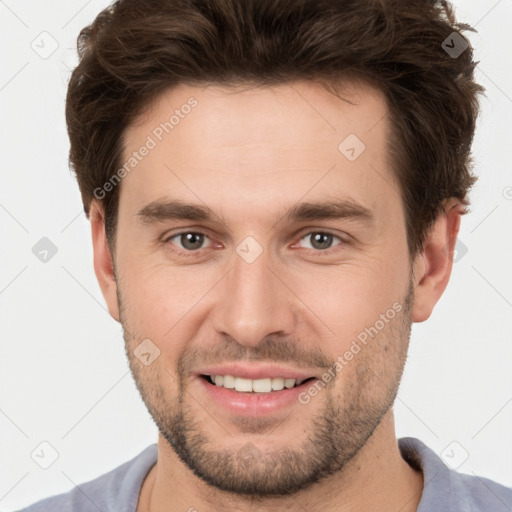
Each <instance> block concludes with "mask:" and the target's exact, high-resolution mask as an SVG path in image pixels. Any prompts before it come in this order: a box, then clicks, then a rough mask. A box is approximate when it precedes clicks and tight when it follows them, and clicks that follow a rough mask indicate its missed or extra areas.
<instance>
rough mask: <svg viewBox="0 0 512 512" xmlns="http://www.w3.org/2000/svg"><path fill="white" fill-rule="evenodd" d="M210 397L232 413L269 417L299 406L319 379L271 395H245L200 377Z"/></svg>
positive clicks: (270, 393) (273, 392)
mask: <svg viewBox="0 0 512 512" xmlns="http://www.w3.org/2000/svg"><path fill="white" fill-rule="evenodd" d="M198 379H199V381H200V384H201V386H202V388H203V389H204V391H205V392H206V393H207V395H208V397H209V398H210V399H211V400H212V401H213V402H215V403H216V404H219V405H220V406H221V407H223V408H224V409H225V410H227V411H228V412H230V413H233V414H237V415H244V416H258V417H260V416H269V415H272V414H274V413H278V412H281V411H283V410H285V409H286V408H288V407H290V406H291V405H293V404H299V405H300V402H299V395H300V394H301V393H302V392H304V391H305V390H306V389H307V388H309V387H310V386H311V385H314V383H315V382H316V380H317V379H312V380H308V381H307V382H304V383H302V384H301V385H300V386H296V387H294V388H290V389H286V388H285V389H283V390H281V391H271V392H269V393H243V392H239V391H235V390H233V389H226V388H223V387H220V386H216V385H215V384H211V383H210V382H208V381H207V380H206V379H205V378H203V377H198Z"/></svg>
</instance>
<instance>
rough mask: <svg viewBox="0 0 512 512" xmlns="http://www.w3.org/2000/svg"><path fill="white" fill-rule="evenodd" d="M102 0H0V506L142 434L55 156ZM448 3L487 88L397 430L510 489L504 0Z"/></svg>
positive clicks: (111, 454) (511, 321)
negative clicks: (460, 213) (443, 281)
mask: <svg viewBox="0 0 512 512" xmlns="http://www.w3.org/2000/svg"><path fill="white" fill-rule="evenodd" d="M106 5H107V2H106V1H105V0H92V1H91V0H90V1H89V2H82V1H80V2H78V1H64V0H61V1H52V2H36V1H34V0H32V1H26V2H23V3H16V2H14V0H6V1H1V2H0V34H1V35H0V38H1V41H0V52H1V53H2V60H1V62H2V65H1V67H0V109H1V119H0V129H1V140H2V151H1V152H0V159H1V160H0V169H1V184H0V222H1V234H2V237H1V241H2V250H1V255H2V265H1V267H0V269H1V270H0V315H1V316H0V326H1V358H0V365H1V366H0V390H1V394H0V429H1V434H0V439H1V442H0V511H4V512H5V511H12V510H15V509H17V508H20V507H21V506H23V505H26V504H28V503H31V502H33V501H35V500H37V499H40V498H42V497H45V496H49V495H52V494H55V493H59V492H63V491H66V490H69V489H71V488H72V487H73V486H74V485H75V484H78V483H81V482H84V481H86V480H90V479H92V478H94V477H96V476H99V475H100V474H102V473H104V472H106V471H107V470H110V469H111V468H113V467H115V466H118V465H119V464H121V463H122V462H124V461H126V460H128V459H130V458H132V457H133V456H135V455H136V454H137V453H139V452H140V451H142V449H143V448H144V447H146V446H147V445H148V444H150V443H153V442H155V441H156V432H157V431H156V427H155V426H154V424H153V423H152V421H151V419H150V417H149V414H148V413H147V411H146V409H145V406H144V405H143V403H142V401H141V400H140V398H139V396H138V393H137V391H136V388H135V385H134V383H133V380H132V377H131V375H130V374H129V370H128V364H127V361H126V357H125V354H124V347H123V340H122V335H121V328H120V326H119V325H118V324H117V323H116V322H114V320H112V319H111V318H110V316H109V315H108V313H107V311H106V309H105V305H104V301H103V298H102V296H101V293H100V290H99V287H98V285H97V282H96V278H95V276H94V272H93V267H92V249H91V242H90V234H89V226H88V222H87V221H86V219H85V216H84V214H83V212H82V205H81V201H80V196H79V192H78V187H77V185H76V183H75V181H74V178H73V176H72V174H71V173H70V171H69V170H68V166H67V153H68V140H67V136H66V131H65V130H66V128H65V122H64V99H65V93H66V86H67V80H68V77H69V72H70V69H71V68H72V67H73V66H74V65H75V63H76V54H75V40H76V36H77V35H78V32H79V30H80V29H81V28H82V27H83V26H85V25H86V24H89V23H90V22H91V21H92V20H93V18H94V17H95V16H96V14H97V13H98V12H99V11H100V10H101V9H102V8H103V7H105V6H106ZM455 5H456V8H457V15H458V17H459V19H460V20H463V21H466V22H468V23H470V24H471V25H473V26H476V28H477V30H478V34H476V35H472V36H470V37H471V40H472V41H473V44H474V45H475V46H476V48H477V51H476V54H477V60H480V64H479V66H478V69H477V72H476V77H477V80H478V81H479V82H480V83H482V84H483V85H484V86H485V88H486V90H487V93H486V95H487V96H486V98H484V99H483V100H482V115H481V118H480V120H479V124H478V131H477V135H476V139H475V144H474V156H475V164H476V168H475V170H476V172H477V174H478V175H479V176H480V180H479V182H478V185H477V186H476V188H475V189H474V191H473V194H472V203H473V206H472V212H471V213H470V214H469V215H468V216H466V217H464V218H463V224H462V229H461V233H460V241H461V242H462V243H463V244H464V245H465V246H466V247H467V253H466V254H464V255H463V257H462V258H460V260H459V261H458V262H457V263H456V264H455V265H454V270H453V276H452V280H451V283H450V285H449V287H448V290H447V291H446V293H445V295H444V296H443V298H442V299H441V301H440V302H439V304H438V306H437V308H436V310H435V312H434V315H433V317H432V318H431V319H430V320H429V321H428V322H426V323H424V324H420V325H415V326H414V327H413V335H412V346H411V351H410V357H409V361H408V366H407V369H406V373H405V376H404V379H403V382H402V386H401V390H400V394H399V397H398V399H397V402H396V408H395V409H396V416H397V431H398V435H399V436H400V437H401V436H414V437H418V438H420V439H422V440H423V441H424V442H425V443H426V444H427V445H429V446H430V447H432V448H433V449H434V450H435V451H436V452H437V453H439V454H442V453H445V454H449V455H451V458H452V460H454V461H455V462H456V463H460V462H462V461H464V459H465V457H467V460H465V461H464V462H463V463H462V465H461V466H460V468H459V471H462V472H464V473H469V474H473V473H476V474H479V475H483V476H487V477H489V478H491V479H494V480H497V481H498V482H501V483H504V484H507V485H511V483H512V464H511V460H512V440H511V435H510V434H511V432H512V376H511V375H512V372H511V364H510V362H511V356H512V335H511V331H512V271H511V261H512V258H511V254H512V229H511V219H512V200H511V199H512V189H511V188H510V187H512V172H511V166H510V150H511V147H512V138H511V136H510V133H511V128H510V119H512V99H511V98H512V71H511V69H512V65H511V61H512V59H511V56H510V55H511V53H510V52H511V49H512V44H511V40H510V20H512V1H511V0H501V1H496V0H488V1H478V2H477V1H472V2H465V1H457V2H456V3H455ZM42 32H47V33H48V34H50V35H51V36H48V35H45V34H43V35H40V34H41V33H42ZM42 38H45V39H44V48H45V49H46V51H48V50H49V49H51V45H52V44H53V43H52V38H53V39H54V40H55V41H56V44H58V49H57V50H56V51H55V52H54V53H53V54H52V55H51V56H49V57H48V58H47V59H43V58H41V57H40V56H39V55H38V54H37V53H36V52H35V51H34V49H33V48H32V47H31V44H33V45H34V46H35V45H36V44H38V45H39V46H40V47H42V45H43V43H41V40H42ZM33 41H34V43H32V42H33ZM40 51H43V50H42V49H41V50H40ZM507 187H509V188H507ZM507 192H508V194H507ZM42 237H48V238H49V239H50V240H51V241H52V242H53V243H54V244H55V246H56V247H57V249H58V252H57V254H56V255H55V256H54V257H53V258H51V259H50V260H49V261H48V262H47V263H43V262H41V261H40V260H39V259H37V258H36V257H35V255H34V254H33V253H32V247H33V246H34V245H35V244H36V243H37V242H38V241H39V240H40V239H41V238H42ZM43 441H46V442H49V443H50V444H51V445H52V446H53V447H54V449H55V450H56V451H57V452H58V454H59V457H58V459H57V460H56V461H55V463H54V464H53V465H51V466H50V467H49V468H48V469H42V468H40V467H39V466H38V465H37V464H36V463H35V462H34V460H33V459H32V458H31V452H33V450H34V449H36V448H37V447H38V446H39V445H40V443H41V442H43ZM454 441H455V442H456V444H453V442H454ZM451 443H452V444H451ZM447 446H449V448H448V449H447V450H445V448H446V447H447ZM40 449H41V448H38V450H40ZM36 451H37V450H36ZM46 453H47V454H48V453H49V450H48V449H46Z"/></svg>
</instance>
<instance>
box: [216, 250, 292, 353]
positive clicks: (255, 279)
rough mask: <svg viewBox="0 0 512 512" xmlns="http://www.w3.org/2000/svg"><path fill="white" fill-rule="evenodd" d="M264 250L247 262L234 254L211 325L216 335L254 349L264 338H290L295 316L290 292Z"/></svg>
mask: <svg viewBox="0 0 512 512" xmlns="http://www.w3.org/2000/svg"><path fill="white" fill-rule="evenodd" d="M270 259H271V258H269V257H268V256H267V254H266V252H265V251H264V252H263V253H262V254H261V255H260V256H259V257H258V258H257V259H256V260H255V261H253V262H251V263H249V262H247V261H245V260H244V259H243V258H242V257H240V256H239V255H238V254H235V255H234V268H233V269H232V270H231V272H229V273H228V274H227V276H226V277H225V278H224V279H223V280H222V282H221V283H220V284H221V286H220V287H219V288H218V290H217V293H219V294H220V295H219V297H218V300H217V301H216V304H215V307H214V311H213V312H212V315H213V325H214V328H215V330H216V332H218V333H219V334H221V335H223V336H229V337H231V338H233V339H234V340H235V341H237V342H238V343H239V344H240V345H245V346H247V347H254V346H256V345H258V344H259V343H261V342H262V341H263V340H264V339H265V338H266V337H267V336H269V335H274V336H277V335H279V336H289V335H290V334H291V333H292V332H293V328H294V322H295V318H296V315H295V314H294V311H295V308H294V304H293V293H292V292H291V291H290V290H289V288H288V287H287V286H286V285H285V284H284V283H283V278H282V277H281V279H280V278H278V277H277V276H278V275H279V273H278V271H277V270H275V269H273V268H272V262H271V261H270Z"/></svg>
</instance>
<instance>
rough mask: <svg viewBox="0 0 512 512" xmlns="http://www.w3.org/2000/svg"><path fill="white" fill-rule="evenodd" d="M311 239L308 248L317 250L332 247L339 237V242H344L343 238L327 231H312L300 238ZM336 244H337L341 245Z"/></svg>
mask: <svg viewBox="0 0 512 512" xmlns="http://www.w3.org/2000/svg"><path fill="white" fill-rule="evenodd" d="M308 239H309V240H310V242H309V247H307V246H306V247H307V248H308V249H315V250H317V251H325V250H327V249H330V248H331V247H332V246H333V240H334V239H337V240H338V241H339V243H342V242H343V240H342V239H341V238H340V237H339V236H337V235H334V234H332V233H329V232H326V231H310V232H309V233H307V234H306V235H305V236H303V237H302V238H301V239H300V240H301V241H303V240H308ZM339 243H338V244H335V245H339Z"/></svg>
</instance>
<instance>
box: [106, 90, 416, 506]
mask: <svg viewBox="0 0 512 512" xmlns="http://www.w3.org/2000/svg"><path fill="white" fill-rule="evenodd" d="M344 98H345V99H340V98H339V97H337V96H334V95H333V94H331V93H329V92H327V91H326V90H325V89H324V88H323V87H322V86H320V85H318V84H312V83H307V82H297V83H294V84H287V85H279V86H274V87H266V88H263V87H261V88H245V89H242V88H226V87H218V86H215V87H214V86H209V87H204V88H198V87H191V86H185V85H182V86H179V87H177V88H174V89H172V90H170V91H168V92H166V93H165V94H163V95H162V96H161V97H159V98H158V99H157V101H155V102H154V104H153V105H152V106H151V109H150V110H149V112H148V113H147V114H146V115H144V116H143V117H141V118H140V119H139V120H138V122H137V124H136V125H134V126H132V127H130V128H129V129H128V130H127V132H126V139H125V141H126V146H125V153H124V156H125V158H126V161H128V159H129V158H130V157H133V158H136V160H137V161H136V163H135V161H132V164H134V165H133V166H132V167H130V171H129V172H127V173H126V176H125V177H124V178H123V180H122V184H121V186H122V188H121V194H120V203H119V217H118V225H117V237H116V251H115V255H114V265H115V285H116V298H117V301H118V306H119V318H120V321H121V323H122V326H123V331H124V336H125V341H126V351H127V355H128V358H129V361H130V366H131V369H132V372H133V374H134V377H135V380H136V383H137V386H138V388H139V390H140V393H141V395H142V398H143V400H144V402H145V403H146V405H147V407H148V409H149V411H150V413H151V415H152V417H153V418H154V420H155V422H156V424H157V426H158V428H159V430H160V433H161V435H162V436H163V437H164V438H165V440H167V441H168V443H169V445H170V446H172V448H173V450H174V452H175V453H176V454H177V455H178V456H179V458H180V459H181V460H182V462H184V463H185V464H186V465H187V466H188V467H189V468H190V469H191V470H192V471H193V472H194V473H195V474H196V475H198V476H199V477H201V478H202V479H203V480H204V481H206V482H208V483H210V484H212V485H213V486H215V487H217V488H219V489H223V490H228V491H232V492H235V493H242V494H246V495H259V496H264V495H282V494H289V493H292V492H295V491H297V490H299V489H303V488H305V487H307V486H308V485H311V484H312V483H314V482H316V481H318V480H320V479H322V478H325V477H327V476H329V475H332V474H333V473H336V472H339V471H342V470H343V469H344V468H346V466H347V464H348V462H349V461H350V460H352V459H353V458H354V456H355V455H356V454H358V452H359V451H360V450H361V448H362V447H363V446H365V443H367V441H368V439H369V438H370V437H371V436H372V434H373V433H374V432H375V430H376V429H377V427H378V426H379V424H380V423H381V420H382V419H383V418H384V417H385V416H386V415H387V414H390V407H391V405H392V402H393V400H394V398H395V395H396V392H397V387H398V383H399V380H400V376H401V373H402V369H403V365H404V361H405V355H406V351H407V345H408V339H409V333H410V325H411V307H412V306H411V302H412V281H411V264H410V260H409V255H408V250H407V240H406V229H405V218H404V210H403V205H402V200H401V198H400V195H399V185H398V183H397V182H396V180H395V178H394V175H393V172H392V169H391V166H390V163H389V162H388V158H387V155H388V153H387V150H386V141H387V138H388V137H389V133H388V122H387V117H386V112H387V110H386V104H385V101H384V99H383V97H382V96H381V94H380V93H379V92H378V91H376V90H374V89H372V88H370V87H368V86H363V85H361V84H352V85H351V86H347V87H346V88H345V89H344ZM347 100H348V101H347ZM173 113H174V114H175V116H174V118H173V119H170V116H171V115H173ZM166 122H167V124H165V123H166ZM363 144H364V145H363ZM142 146H145V147H146V148H148V149H147V150H143V149H141V147H142ZM134 151H136V152H137V155H138V156H137V155H135V156H134V154H133V152H134ZM127 168H128V167H127ZM111 302H113V300H112V301H111ZM113 309H115V306H112V307H111V311H112V310H113ZM139 358H140V359H139Z"/></svg>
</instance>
